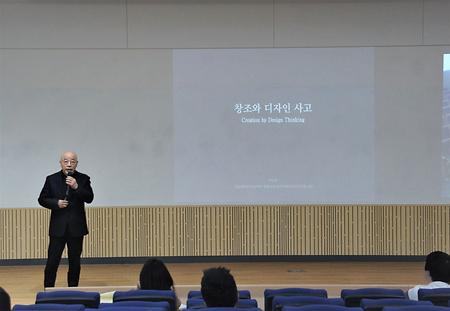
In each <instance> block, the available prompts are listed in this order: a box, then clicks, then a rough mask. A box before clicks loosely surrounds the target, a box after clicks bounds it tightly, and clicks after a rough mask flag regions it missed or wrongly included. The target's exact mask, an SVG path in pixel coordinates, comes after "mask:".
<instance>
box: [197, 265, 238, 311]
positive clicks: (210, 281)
mask: <svg viewBox="0 0 450 311" xmlns="http://www.w3.org/2000/svg"><path fill="white" fill-rule="evenodd" d="M201 286H202V288H201V292H202V296H203V299H204V300H205V303H206V305H207V306H208V307H209V308H211V307H234V306H235V305H236V302H237V299H238V290H237V287H236V282H235V281H234V277H233V276H232V275H231V273H230V270H228V269H226V268H224V267H218V268H210V269H208V270H205V271H203V278H202V284H201Z"/></svg>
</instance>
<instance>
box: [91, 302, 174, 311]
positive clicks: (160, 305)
mask: <svg viewBox="0 0 450 311" xmlns="http://www.w3.org/2000/svg"><path fill="white" fill-rule="evenodd" d="M126 306H128V307H145V308H152V309H160V310H162V311H170V304H169V303H168V302H167V301H138V300H132V301H117V302H114V303H101V304H100V306H99V309H103V308H116V307H126Z"/></svg>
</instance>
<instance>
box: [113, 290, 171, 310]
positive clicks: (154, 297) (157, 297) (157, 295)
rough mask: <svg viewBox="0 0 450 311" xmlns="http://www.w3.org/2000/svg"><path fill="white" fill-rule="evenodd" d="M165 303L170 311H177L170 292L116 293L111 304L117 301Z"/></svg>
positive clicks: (132, 291) (135, 291) (136, 291)
mask: <svg viewBox="0 0 450 311" xmlns="http://www.w3.org/2000/svg"><path fill="white" fill-rule="evenodd" d="M136 300H137V301H166V302H168V303H169V306H170V311H176V310H177V308H178V307H177V297H176V295H175V293H174V292H173V291H171V290H153V289H135V290H129V291H116V292H115V293H114V295H113V302H114V303H115V302H119V301H136Z"/></svg>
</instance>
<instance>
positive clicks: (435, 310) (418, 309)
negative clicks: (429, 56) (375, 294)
mask: <svg viewBox="0 0 450 311" xmlns="http://www.w3.org/2000/svg"><path fill="white" fill-rule="evenodd" d="M383 311H450V308H448V307H441V306H434V305H431V306H430V305H428V306H423V305H422V306H408V307H401V306H399V307H384V308H383Z"/></svg>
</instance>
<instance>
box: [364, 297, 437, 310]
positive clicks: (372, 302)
mask: <svg viewBox="0 0 450 311" xmlns="http://www.w3.org/2000/svg"><path fill="white" fill-rule="evenodd" d="M417 305H425V306H430V305H433V304H432V303H431V302H430V301H416V300H409V299H397V298H394V299H391V298H384V299H366V298H363V299H361V303H360V306H361V308H363V309H364V311H382V310H383V308H384V307H396V306H398V307H401V306H417Z"/></svg>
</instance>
